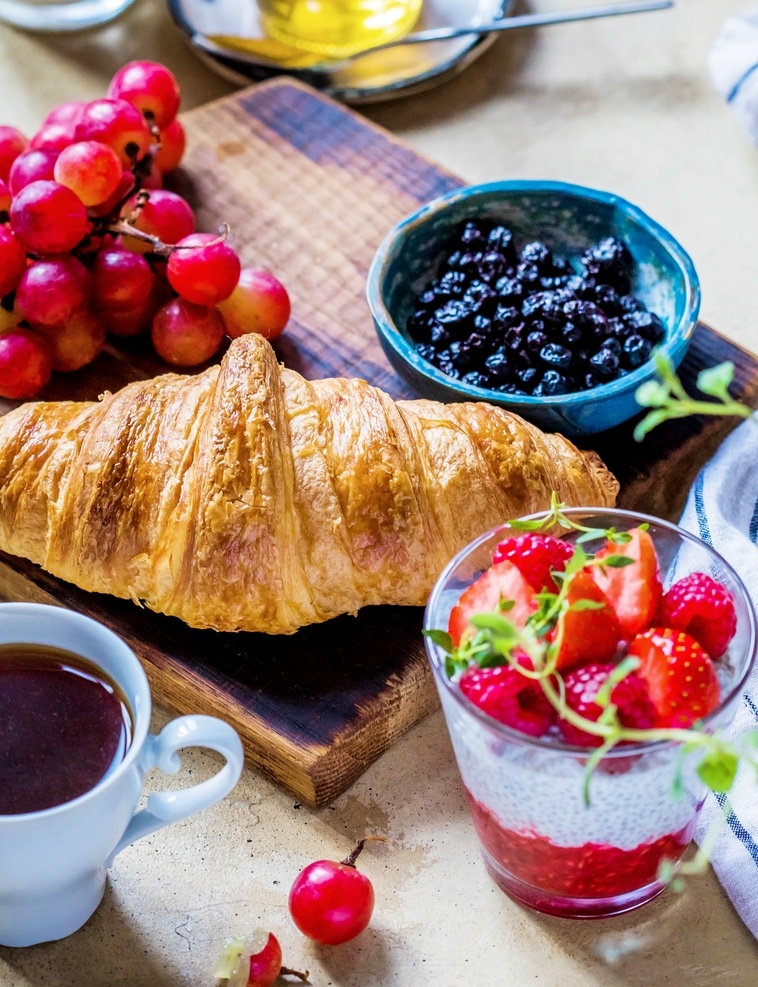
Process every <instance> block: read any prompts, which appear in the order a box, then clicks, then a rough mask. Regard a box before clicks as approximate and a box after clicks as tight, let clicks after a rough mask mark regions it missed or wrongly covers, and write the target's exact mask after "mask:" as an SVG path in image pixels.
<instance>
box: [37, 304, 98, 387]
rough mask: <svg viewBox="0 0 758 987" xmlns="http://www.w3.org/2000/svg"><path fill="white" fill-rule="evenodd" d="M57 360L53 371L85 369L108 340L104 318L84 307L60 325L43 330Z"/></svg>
mask: <svg viewBox="0 0 758 987" xmlns="http://www.w3.org/2000/svg"><path fill="white" fill-rule="evenodd" d="M42 334H43V335H44V336H45V339H46V340H47V342H48V344H49V346H50V352H51V354H52V359H53V370H60V371H61V372H62V373H70V372H71V371H72V370H81V368H82V367H86V366H87V364H88V363H92V361H93V360H94V359H95V357H97V356H98V355H99V353H100V351H101V350H102V348H103V344H104V343H105V326H104V325H103V321H102V319H101V318H100V317H99V316H97V315H95V314H94V313H92V312H91V311H89V309H86V308H85V309H80V310H79V311H78V312H74V314H73V315H72V316H71V317H70V318H69V319H67V320H66V322H64V323H63V324H62V325H60V326H52V327H51V328H49V329H45V330H43V331H42Z"/></svg>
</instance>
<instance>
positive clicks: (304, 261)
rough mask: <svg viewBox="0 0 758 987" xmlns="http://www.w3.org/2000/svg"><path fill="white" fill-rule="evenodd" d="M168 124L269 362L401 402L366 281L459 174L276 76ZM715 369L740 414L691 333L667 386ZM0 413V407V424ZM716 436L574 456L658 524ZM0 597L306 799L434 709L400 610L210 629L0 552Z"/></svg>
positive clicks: (67, 392) (136, 364)
mask: <svg viewBox="0 0 758 987" xmlns="http://www.w3.org/2000/svg"><path fill="white" fill-rule="evenodd" d="M183 121H184V124H185V126H186V128H187V137H188V155H187V159H186V166H185V168H184V170H183V171H182V173H181V175H180V176H179V178H178V181H177V183H176V188H177V190H178V191H180V192H181V193H182V194H184V195H186V196H187V198H188V199H189V200H190V201H191V202H192V203H193V205H195V207H196V209H197V214H198V228H199V229H204V230H212V229H214V228H216V227H217V226H218V225H219V223H221V222H228V223H230V224H231V226H232V229H233V232H234V237H235V242H236V246H237V247H238V248H239V250H240V253H241V254H242V257H243V260H244V262H245V263H246V264H247V265H253V266H267V267H269V268H271V270H273V271H274V272H275V273H276V274H277V275H278V276H279V277H280V278H281V280H282V281H283V282H284V283H285V284H286V286H287V288H288V289H289V291H290V293H291V296H292V301H293V316H292V321H291V324H290V326H289V328H288V330H287V333H286V334H285V336H284V337H283V338H282V339H281V340H280V342H279V344H278V345H277V350H278V353H279V356H280V358H281V359H282V361H283V362H284V363H285V364H286V365H287V366H289V367H292V368H293V369H295V370H298V371H300V372H301V373H302V374H304V376H306V377H309V378H317V377H325V376H337V375H342V376H361V377H364V378H366V379H367V380H369V381H370V382H371V383H373V384H376V385H378V386H380V387H383V388H384V389H385V390H387V391H388V392H389V393H390V394H391V395H393V397H396V398H399V397H408V396H412V395H411V394H410V392H409V391H408V389H407V386H406V385H405V384H404V383H403V382H402V381H401V380H400V379H399V378H398V377H397V376H396V375H395V374H394V372H393V371H392V370H391V368H390V367H389V365H388V363H387V362H386V361H385V359H384V356H383V354H382V352H381V349H380V347H379V344H378V342H377V340H376V337H375V335H374V330H373V326H372V322H371V318H370V315H369V311H368V307H367V305H366V302H365V300H364V284H365V277H366V272H367V269H368V266H369V263H370V261H371V258H372V257H373V254H374V251H375V250H376V248H377V246H378V245H379V243H380V241H381V240H382V239H383V237H384V236H385V234H386V233H387V232H388V231H389V230H390V229H391V227H392V226H393V225H394V224H395V223H396V222H397V221H398V220H399V219H401V218H402V217H403V216H405V215H406V214H408V213H409V212H412V211H413V210H414V209H415V208H416V207H417V206H418V205H419V204H420V203H423V202H426V201H427V200H429V199H431V198H434V197H435V196H437V195H440V194H441V193H443V192H446V191H448V190H450V189H452V188H455V187H457V186H459V185H461V184H463V183H462V182H461V180H460V179H458V178H456V177H455V176H453V175H450V174H448V173H447V172H445V171H443V170H442V169H441V168H439V167H438V166H436V165H434V164H432V163H430V162H428V161H426V160H424V159H423V158H422V157H420V156H419V155H418V154H416V153H415V152H414V151H412V150H411V149H410V148H408V147H406V146H405V145H404V144H402V143H401V142H399V141H398V140H396V139H395V138H394V137H393V136H392V135H390V134H388V133H386V132H385V131H382V130H380V129H379V128H377V127H374V126H373V125H372V124H371V123H369V122H368V121H367V120H365V119H363V118H362V117H360V116H358V115H357V114H355V113H353V112H351V111H349V110H347V109H345V108H344V107H342V106H340V105H338V104H337V103H334V102H332V101H331V100H329V99H328V98H326V97H324V96H322V95H320V94H318V93H316V92H314V91H312V90H310V89H308V88H307V87H305V86H303V85H301V84H298V83H295V82H292V81H288V80H274V81H271V82H267V83H263V84H261V85H259V86H256V87H254V88H252V89H249V90H246V91H244V92H242V93H239V94H235V95H233V96H230V97H227V98H225V99H222V100H220V101H218V102H216V103H212V104H209V105H207V106H204V107H202V108H200V109H198V110H195V111H193V112H191V113H188V114H186V115H185V116H184V118H183ZM725 359H730V360H733V361H734V362H735V364H736V365H737V383H736V389H737V391H738V393H739V394H740V396H741V397H742V398H743V399H745V400H747V401H748V402H750V403H751V404H753V403H755V402H756V400H758V363H757V362H756V360H755V358H754V357H752V356H751V355H750V354H748V353H746V352H744V351H743V350H740V349H739V348H737V347H736V346H734V345H733V344H731V343H729V342H727V341H726V340H725V339H723V338H722V337H721V336H719V335H718V334H717V333H715V332H713V331H712V330H710V329H708V328H707V327H705V326H699V327H698V329H697V331H696V333H695V337H694V340H693V344H692V348H691V350H690V353H689V356H688V358H687V361H686V363H685V366H684V368H683V369H684V378H685V380H686V381H687V383H688V384H689V385H691V384H692V382H693V380H694V377H695V376H696V374H697V372H698V370H699V369H701V368H702V367H704V366H708V365H711V364H712V363H715V362H718V361H720V360H725ZM165 370H166V368H165V366H164V365H162V364H161V363H160V362H159V361H158V360H157V359H156V358H155V357H154V356H153V355H152V354H151V352H150V349H149V347H148V346H146V345H145V343H144V342H140V341H138V342H136V343H135V342H133V341H132V342H131V343H130V344H129V345H123V346H119V347H118V348H117V347H109V349H108V350H107V352H106V353H104V354H103V355H102V356H101V357H100V358H99V359H98V361H97V362H96V363H95V364H93V365H92V366H91V367H88V368H86V369H85V370H83V371H81V372H79V373H77V374H69V375H65V376H58V377H57V378H56V379H55V380H54V381H53V382H52V383H51V385H50V386H49V387H48V389H47V391H46V392H45V394H44V395H43V397H45V398H64V397H65V398H75V399H94V398H96V397H97V396H98V394H100V393H102V391H104V390H106V389H109V390H115V389H116V388H118V387H120V386H122V385H123V384H125V383H127V382H128V381H130V380H134V379H137V378H142V377H150V376H154V375H155V374H157V373H161V372H165ZM10 406H11V405H10V404H9V403H7V402H6V403H4V404H3V403H2V402H0V412H2V411H5V410H8V408H9V407H10ZM733 425H734V423H733V422H729V421H723V420H718V419H709V420H707V421H703V420H699V419H690V420H687V421H683V422H677V423H671V424H669V425H666V426H664V427H662V428H660V429H658V430H657V431H656V432H654V433H653V435H652V436H651V437H649V438H648V439H647V440H646V442H645V443H644V444H642V445H638V444H636V443H634V442H633V440H632V438H631V427H630V426H623V427H621V428H619V429H616V430H614V431H613V432H612V433H607V434H606V435H603V436H598V437H596V438H595V439H593V440H592V445H593V446H594V447H595V448H597V449H598V451H599V452H600V453H601V454H602V455H603V456H604V457H605V458H606V461H607V462H608V464H609V465H610V467H611V468H612V469H614V471H615V472H616V473H617V475H618V476H619V479H620V480H621V481H622V485H623V490H622V495H621V504H622V505H623V506H625V507H633V508H637V509H640V510H647V511H650V512H651V513H654V514H658V515H660V516H664V517H669V518H674V517H676V516H677V515H678V513H679V511H680V509H681V506H682V504H683V500H684V497H685V496H686V492H687V488H688V486H689V484H690V482H691V480H692V478H693V477H694V475H695V472H696V471H697V469H698V468H699V467H700V466H701V465H702V464H703V463H704V462H705V461H706V460H707V459H708V457H709V456H710V455H711V454H712V452H713V451H714V449H715V448H716V447H717V445H718V444H719V442H720V441H721V439H722V438H723V437H724V435H725V434H726V433H727V432H728V431H729V430H730V428H731V427H733ZM0 598H2V599H6V600H37V601H43V602H53V603H59V604H61V605H64V606H68V607H72V608H74V609H76V610H80V611H83V612H85V613H88V614H90V615H92V616H93V617H95V618H96V619H98V620H101V621H103V622H104V623H105V624H107V625H108V626H110V627H112V628H113V629H114V630H115V631H116V632H117V633H119V634H120V635H122V637H124V638H125V639H126V640H127V641H128V642H129V644H130V645H131V646H132V647H133V648H134V650H135V651H136V652H137V654H138V655H139V656H140V658H141V659H142V660H143V662H144V664H145V668H146V670H147V673H148V677H149V679H150V682H151V685H152V688H153V692H154V696H155V698H156V700H157V701H158V702H160V703H162V704H164V705H166V706H168V707H170V708H171V709H174V710H176V711H178V712H182V713H186V712H199V713H210V714H216V715H219V716H221V717H223V718H224V719H226V720H228V721H229V722H230V723H231V724H232V725H233V726H234V727H235V728H236V729H237V730H238V731H239V733H240V735H241V737H242V739H243V742H244V745H245V750H246V753H247V755H248V758H249V759H250V761H251V762H252V764H254V765H255V766H256V767H257V768H259V769H260V770H262V771H264V772H265V773H266V774H268V775H269V776H270V777H272V778H274V779H276V780H277V781H279V782H281V783H282V784H283V785H285V786H286V787H287V788H288V789H289V790H290V791H292V792H293V794H294V795H295V796H296V797H297V798H298V799H300V800H302V801H304V802H306V803H308V804H310V805H323V804H325V803H327V802H329V801H330V800H331V799H333V798H334V797H335V796H336V795H338V794H339V793H341V792H343V791H344V790H345V789H346V788H347V787H348V786H349V785H350V784H351V783H352V782H353V781H355V779H356V778H357V777H358V776H359V775H360V774H361V773H362V772H363V771H364V770H365V768H366V767H367V766H368V765H369V764H370V763H371V762H372V761H373V760H374V759H375V758H376V757H378V756H379V755H380V754H381V753H382V752H383V751H384V750H386V749H387V747H388V746H389V745H390V744H391V743H392V742H393V741H394V740H396V739H397V738H398V737H399V736H400V735H401V734H402V733H403V732H405V731H406V730H407V729H408V728H409V727H410V726H412V725H413V724H414V723H416V722H417V721H418V720H419V719H421V718H422V717H423V716H424V715H426V713H428V712H429V711H430V710H432V709H433V708H434V707H435V706H436V704H437V699H436V693H435V689H434V684H433V682H432V679H431V674H430V671H429V668H428V665H427V661H426V658H425V656H424V651H423V645H422V639H421V633H420V628H421V616H422V611H421V610H420V609H416V608H401V607H396V608H390V607H375V608H367V609H366V610H363V611H362V612H361V613H360V614H359V615H358V616H357V617H350V616H345V617H340V618H338V619H336V620H332V621H329V622H328V623H326V624H322V625H319V626H315V627H309V628H305V629H303V630H301V631H299V632H298V633H297V634H295V635H293V636H291V637H269V636H266V635H258V634H217V633H215V632H213V631H197V630H192V629H190V628H188V627H186V626H185V625H184V624H182V623H181V622H180V621H179V620H177V619H175V618H170V617H163V616H160V615H158V614H154V613H151V612H149V611H145V610H141V609H139V608H138V607H136V606H135V605H133V604H132V603H128V602H125V601H121V600H116V599H113V598H111V597H106V596H98V595H93V594H88V593H85V592H83V591H81V590H78V589H76V587H73V586H70V585H68V584H65V583H62V582H60V581H59V580H57V579H54V578H53V577H52V576H49V575H47V574H46V573H44V572H43V571H42V570H40V569H38V568H37V567H36V566H33V565H31V564H29V563H27V562H24V561H22V560H18V559H14V558H11V557H9V556H0Z"/></svg>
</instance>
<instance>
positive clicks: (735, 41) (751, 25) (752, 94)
mask: <svg viewBox="0 0 758 987" xmlns="http://www.w3.org/2000/svg"><path fill="white" fill-rule="evenodd" d="M708 68H709V69H710V73H711V79H712V80H713V84H714V86H715V87H716V89H718V91H719V92H720V93H721V95H722V96H723V97H724V99H725V100H726V101H727V103H728V104H729V106H730V107H731V108H732V110H733V111H734V113H735V116H736V117H737V119H738V120H739V121H740V123H741V124H742V126H743V127H744V128H745V130H746V131H747V133H748V136H749V137H750V139H751V140H752V142H753V143H754V144H758V8H755V7H753V8H751V9H750V10H746V11H744V12H743V13H741V14H736V15H735V16H734V17H730V18H729V19H728V20H727V21H726V22H725V24H724V26H723V28H722V29H721V32H720V34H719V36H718V37H717V38H716V40H715V42H714V43H713V46H712V48H711V50H710V53H709V55H708Z"/></svg>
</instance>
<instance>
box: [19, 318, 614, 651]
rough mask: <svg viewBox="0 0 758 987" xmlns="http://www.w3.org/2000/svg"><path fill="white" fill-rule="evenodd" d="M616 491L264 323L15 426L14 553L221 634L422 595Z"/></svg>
mask: <svg viewBox="0 0 758 987" xmlns="http://www.w3.org/2000/svg"><path fill="white" fill-rule="evenodd" d="M617 489H618V485H617V483H616V481H615V479H614V478H613V477H612V475H611V474H610V473H609V472H608V471H607V469H606V468H605V467H604V466H603V464H602V463H601V462H600V460H599V459H598V458H597V456H595V455H594V454H592V453H582V452H579V451H578V450H577V449H576V448H575V447H574V446H573V445H572V444H571V443H570V442H568V441H567V440H566V439H564V438H562V437H560V436H557V435H545V434H543V433H542V432H540V431H539V430H538V429H537V428H535V427H533V426H532V425H529V424H527V423H526V422H524V421H522V420H521V419H520V418H517V417H516V416H514V415H511V414H509V413H508V412H506V411H504V410H502V409H499V408H494V407H492V406H490V405H487V404H484V403H470V404H447V405H445V404H439V403H437V402H434V401H399V402H395V401H393V400H392V399H391V398H390V397H389V396H388V395H387V394H385V393H384V392H383V391H381V390H379V389H377V388H375V387H372V386H370V385H369V384H367V383H366V382H365V381H363V380H348V379H342V378H335V379H329V380H319V381H306V380H305V379H304V378H303V377H301V376H300V375H299V374H297V373H295V372H293V371H291V370H286V369H284V368H282V367H280V366H279V365H278V363H277V359H276V356H275V354H274V351H273V350H272V349H271V347H270V346H269V345H268V343H267V342H266V341H265V340H264V339H263V338H262V337H260V336H257V335H250V336H245V337H243V338H241V339H238V340H236V341H235V342H233V343H232V345H231V346H230V348H229V350H228V352H227V354H226V355H225V357H224V359H223V361H222V363H221V365H220V366H214V367H212V368H210V369H209V370H206V371H205V372H204V373H201V374H198V375H196V376H179V375H176V374H167V375H165V376H162V377H157V378H154V379H153V380H148V381H140V382H137V383H134V384H130V385H128V386H127V387H125V388H123V390H121V391H119V392H118V393H116V394H106V395H105V396H104V397H103V398H102V400H101V401H99V402H83V403H75V402H38V403H32V404H27V405H23V406H22V407H20V408H18V409H17V410H15V411H13V412H11V413H10V414H8V415H6V416H5V417H4V418H2V419H0V549H2V550H3V551H5V552H9V553H11V554H13V555H19V556H23V557H25V558H28V559H31V560H32V561H33V562H36V563H38V564H39V565H41V566H42V567H43V568H45V569H47V570H48V571H49V572H51V573H53V574H54V575H56V576H60V577H61V578H63V579H66V580H68V581H70V582H72V583H75V584H77V585H78V586H81V587H83V588H84V589H87V590H91V591H97V592H103V593H111V594H113V595H115V596H120V597H126V598H131V599H132V600H134V601H135V602H141V603H143V604H144V605H145V606H147V607H150V608H151V609H153V610H157V611H159V612H161V613H165V614H172V615H175V616H177V617H180V618H181V619H182V620H184V621H186V622H187V623H188V624H190V625H192V626H194V627H212V628H216V629H217V630H224V631H228V630H250V631H266V632H269V633H282V634H286V633H291V632H293V631H295V630H297V628H298V627H301V626H303V625H305V624H310V623H314V622H317V621H322V620H326V619H327V618H329V617H333V616H335V615H337V614H340V613H346V612H350V611H355V610H358V609H359V608H360V607H363V606H366V605H369V604H380V603H393V604H423V603H424V602H425V600H426V598H427V596H428V594H429V592H430V590H431V588H432V585H433V583H434V581H435V579H436V577H437V576H438V575H439V573H440V571H441V570H442V568H443V567H444V565H445V564H446V563H447V561H448V560H449V559H450V558H451V557H452V556H453V555H454V554H455V553H456V552H457V551H459V550H460V549H461V548H463V547H464V546H465V545H466V544H467V543H468V542H469V541H470V540H471V539H472V538H474V537H476V536H477V535H479V534H481V533H483V532H484V531H486V530H487V529H489V528H491V527H493V526H494V525H496V524H499V523H501V522H504V521H506V520H507V519H509V518H512V517H516V516H518V515H522V514H527V513H531V512H533V511H537V510H541V509H543V508H545V507H547V506H548V504H549V502H550V495H551V492H552V491H556V493H557V494H558V496H559V497H560V499H561V500H562V501H564V502H566V503H568V504H574V505H582V504H584V505H591V506H600V505H611V504H613V502H614V498H615V495H616V492H617Z"/></svg>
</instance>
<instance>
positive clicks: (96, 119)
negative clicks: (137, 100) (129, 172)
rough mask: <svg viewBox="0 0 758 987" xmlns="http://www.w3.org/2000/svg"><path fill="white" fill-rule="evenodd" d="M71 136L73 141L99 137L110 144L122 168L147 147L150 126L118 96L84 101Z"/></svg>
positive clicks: (94, 139) (147, 149) (139, 156)
mask: <svg viewBox="0 0 758 987" xmlns="http://www.w3.org/2000/svg"><path fill="white" fill-rule="evenodd" d="M74 136H75V139H76V140H77V141H99V142H100V143H101V144H107V145H108V147H112V148H113V150H114V151H115V152H116V154H118V156H119V158H120V160H121V163H122V165H123V166H124V167H125V168H130V167H131V166H132V165H133V163H134V161H135V160H136V159H138V158H142V157H143V156H144V155H145V154H147V152H148V151H149V150H150V140H151V135H150V128H149V127H148V125H147V123H146V122H145V118H144V117H143V116H142V114H141V113H140V112H139V110H136V109H135V108H134V107H133V106H132V105H131V103H126V102H124V100H122V99H95V100H93V101H92V102H91V103H87V105H86V106H85V108H84V110H83V111H82V118H81V120H80V121H79V123H78V124H77V126H76V131H75V134H74Z"/></svg>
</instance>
